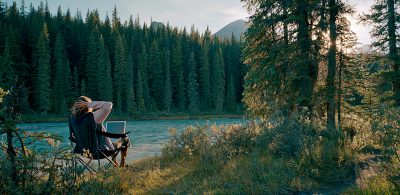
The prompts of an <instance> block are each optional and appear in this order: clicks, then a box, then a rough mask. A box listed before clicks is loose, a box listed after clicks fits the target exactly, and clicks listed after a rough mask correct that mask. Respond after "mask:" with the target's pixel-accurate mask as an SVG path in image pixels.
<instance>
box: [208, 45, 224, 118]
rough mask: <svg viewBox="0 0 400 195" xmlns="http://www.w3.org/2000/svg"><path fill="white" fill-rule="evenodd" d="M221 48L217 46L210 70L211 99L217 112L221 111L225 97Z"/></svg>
mask: <svg viewBox="0 0 400 195" xmlns="http://www.w3.org/2000/svg"><path fill="white" fill-rule="evenodd" d="M224 69H225V68H224V59H223V57H222V50H221V48H219V49H218V50H217V53H216V54H215V57H214V62H213V64H212V72H211V75H212V76H211V79H212V82H211V94H212V95H211V97H212V98H211V99H212V106H213V109H214V110H215V111H217V112H220V111H222V107H223V105H224V99H225V96H224V95H225V71H224Z"/></svg>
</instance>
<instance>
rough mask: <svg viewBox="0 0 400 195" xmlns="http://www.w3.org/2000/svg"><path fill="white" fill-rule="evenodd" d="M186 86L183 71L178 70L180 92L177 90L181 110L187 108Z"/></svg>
mask: <svg viewBox="0 0 400 195" xmlns="http://www.w3.org/2000/svg"><path fill="white" fill-rule="evenodd" d="M185 92H186V88H185V81H184V77H183V72H182V71H179V72H178V92H177V98H178V99H177V102H178V109H179V110H180V111H184V110H185V108H186V106H185V105H186V93H185Z"/></svg>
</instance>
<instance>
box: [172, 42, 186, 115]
mask: <svg viewBox="0 0 400 195" xmlns="http://www.w3.org/2000/svg"><path fill="white" fill-rule="evenodd" d="M182 63H183V57H182V48H181V44H180V41H179V40H177V42H176V43H175V45H174V47H173V49H172V55H171V83H172V94H173V99H174V105H175V106H176V107H180V106H178V105H179V104H180V102H179V101H180V99H181V100H182V97H181V98H180V97H179V94H181V93H183V92H182V91H180V89H181V88H180V87H179V86H180V84H182V83H180V82H181V81H180V80H179V78H180V76H179V74H183V64H182ZM181 76H183V75H181ZM183 104H184V103H183ZM180 108H182V107H180Z"/></svg>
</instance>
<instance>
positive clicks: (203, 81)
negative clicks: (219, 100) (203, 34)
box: [199, 39, 211, 109]
mask: <svg viewBox="0 0 400 195" xmlns="http://www.w3.org/2000/svg"><path fill="white" fill-rule="evenodd" d="M206 40H207V39H205V41H203V45H202V52H201V56H200V63H201V66H200V74H199V84H200V89H199V92H200V93H199V96H200V99H201V107H202V108H203V109H209V108H210V105H211V99H210V98H211V91H210V90H211V86H210V68H209V67H210V65H209V56H208V49H209V45H208V41H206Z"/></svg>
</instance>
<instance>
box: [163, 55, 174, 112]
mask: <svg viewBox="0 0 400 195" xmlns="http://www.w3.org/2000/svg"><path fill="white" fill-rule="evenodd" d="M170 67H171V66H170V53H169V50H167V51H166V52H165V79H164V94H163V95H164V99H163V109H164V110H165V111H167V112H169V111H170V110H171V108H172V86H171V68H170Z"/></svg>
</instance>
